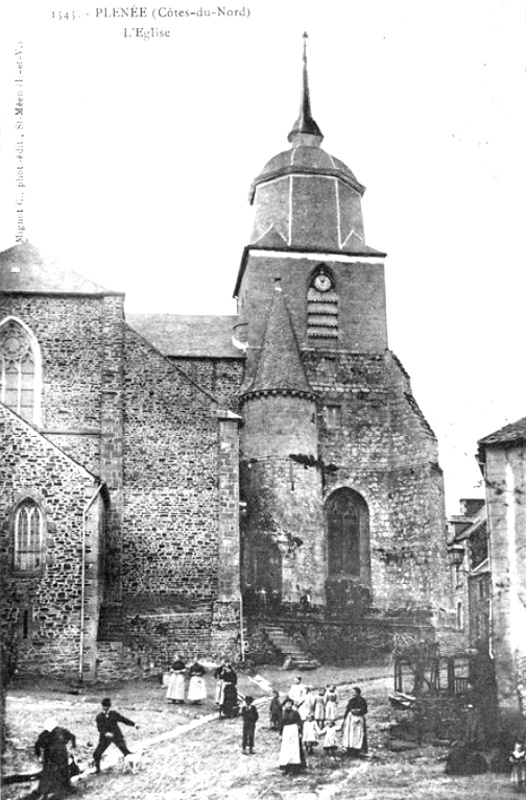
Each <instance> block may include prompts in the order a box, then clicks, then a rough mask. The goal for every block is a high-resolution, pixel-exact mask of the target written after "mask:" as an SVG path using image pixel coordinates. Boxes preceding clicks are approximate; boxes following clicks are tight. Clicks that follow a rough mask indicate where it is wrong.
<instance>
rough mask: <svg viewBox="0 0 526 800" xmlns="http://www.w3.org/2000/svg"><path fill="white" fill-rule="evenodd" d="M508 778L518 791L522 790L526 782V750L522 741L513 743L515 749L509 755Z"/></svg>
mask: <svg viewBox="0 0 526 800" xmlns="http://www.w3.org/2000/svg"><path fill="white" fill-rule="evenodd" d="M510 763H511V775H510V780H511V782H512V783H513V784H515V788H516V789H517V791H518V792H522V791H523V789H524V786H525V784H526V752H525V750H524V745H523V744H522V742H516V743H515V749H514V751H513V753H512V754H511V756H510Z"/></svg>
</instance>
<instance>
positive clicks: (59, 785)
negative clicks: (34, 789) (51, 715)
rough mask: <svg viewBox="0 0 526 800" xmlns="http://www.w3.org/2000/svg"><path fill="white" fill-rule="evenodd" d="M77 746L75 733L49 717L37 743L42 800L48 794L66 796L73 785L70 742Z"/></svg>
mask: <svg viewBox="0 0 526 800" xmlns="http://www.w3.org/2000/svg"><path fill="white" fill-rule="evenodd" d="M69 743H71V746H72V747H75V746H76V740H75V737H74V735H73V734H72V733H71V732H70V731H68V730H67V729H66V728H61V727H60V726H59V725H57V722H56V720H54V719H49V720H47V721H46V722H45V723H44V730H43V731H42V733H41V734H40V736H39V737H38V739H37V741H36V744H35V753H36V755H37V758H41V760H42V774H41V776H40V781H39V784H38V790H39V792H40V793H41V794H42V800H47V797H48V795H50V794H52V795H53V796H54V797H56V798H59V797H65V796H66V795H67V794H69V793H70V792H71V791H72V789H73V787H72V785H71V781H70V770H69V753H68V747H67V746H68V744H69Z"/></svg>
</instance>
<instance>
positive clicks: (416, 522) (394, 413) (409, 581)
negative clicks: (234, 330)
mask: <svg viewBox="0 0 526 800" xmlns="http://www.w3.org/2000/svg"><path fill="white" fill-rule="evenodd" d="M304 357H305V360H306V364H307V368H308V372H309V377H310V380H311V384H312V385H313V387H314V388H315V389H316V390H317V392H318V397H319V403H318V425H319V430H320V460H321V462H322V465H323V466H322V469H323V475H324V494H325V497H328V495H329V494H330V493H331V492H332V491H333V490H335V489H337V488H340V487H343V486H347V487H350V488H352V489H354V490H355V491H357V492H359V494H361V495H362V497H363V498H364V499H365V501H366V502H367V505H368V508H369V514H370V519H369V523H370V551H371V584H372V594H373V603H374V605H375V606H377V607H380V608H384V609H388V608H392V607H398V606H399V607H414V606H426V607H429V608H436V609H438V607H439V606H440V605H444V603H445V602H446V598H447V595H448V580H447V577H448V576H447V562H446V537H445V512H444V497H443V486H442V474H441V471H440V468H439V466H438V455H437V445H436V439H435V437H434V434H433V432H432V430H431V429H430V427H429V425H428V424H427V422H426V421H425V418H424V417H423V415H422V413H421V411H420V409H419V408H418V406H417V404H416V402H415V401H414V398H413V396H412V393H411V387H410V383H409V380H408V377H407V375H406V374H405V372H404V371H403V368H402V367H401V366H400V364H399V362H398V361H397V359H396V358H394V357H393V356H392V355H391V354H390V353H389V352H386V353H385V354H363V353H362V354H357V353H352V352H346V351H333V352H330V351H325V352H323V351H319V350H309V351H306V352H305V353H304ZM327 406H333V407H336V408H337V409H338V414H339V419H338V422H337V424H334V422H333V424H332V425H330V424H329V422H328V416H327Z"/></svg>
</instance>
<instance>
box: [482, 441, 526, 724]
mask: <svg viewBox="0 0 526 800" xmlns="http://www.w3.org/2000/svg"><path fill="white" fill-rule="evenodd" d="M484 480H485V483H486V503H487V509H488V529H489V531H490V565H491V589H492V619H491V630H492V651H493V656H494V659H495V673H496V678H497V687H498V700H499V706H500V708H501V711H502V712H503V714H504V715H505V717H506V718H510V719H511V718H513V717H518V714H519V708H520V705H519V686H521V687H522V691H521V692H520V694H521V695H522V703H523V708H522V711H523V713H524V710H525V709H524V705H525V704H524V698H525V696H526V695H525V692H524V686H526V642H525V637H524V631H525V628H526V600H525V597H526V547H525V543H526V501H525V496H526V447H525V445H524V443H522V442H515V443H513V444H511V445H510V444H508V443H506V445H504V444H503V445H491V446H487V448H486V464H485V470H484ZM522 724H524V720H522Z"/></svg>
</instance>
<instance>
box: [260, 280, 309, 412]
mask: <svg viewBox="0 0 526 800" xmlns="http://www.w3.org/2000/svg"><path fill="white" fill-rule="evenodd" d="M255 392H258V393H260V392H263V393H267V392H268V393H272V392H280V393H281V392H286V393H291V394H308V395H310V396H313V391H312V388H311V386H310V384H309V381H308V378H307V374H306V372H305V367H304V366H303V362H302V360H301V355H300V350H299V346H298V342H297V339H296V334H295V333H294V328H293V327H292V320H291V318H290V314H289V310H288V308H287V304H286V302H285V297H284V296H283V291H282V289H281V281H280V280H279V279H277V280H276V287H275V290H274V297H273V299H272V305H271V307H270V312H269V315H268V319H267V327H266V329H265V336H264V338H263V347H262V349H261V355H260V357H259V363H258V366H257V369H256V374H255V376H254V380H253V381H252V384H251V386H250V387H249V389H248V392H246V393H245V394H252V393H255Z"/></svg>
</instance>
